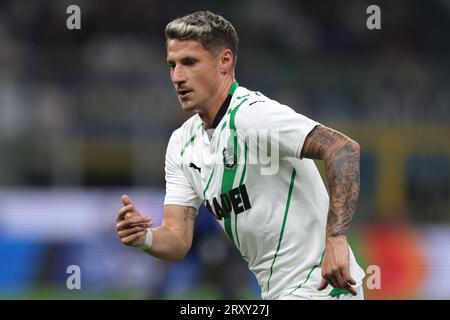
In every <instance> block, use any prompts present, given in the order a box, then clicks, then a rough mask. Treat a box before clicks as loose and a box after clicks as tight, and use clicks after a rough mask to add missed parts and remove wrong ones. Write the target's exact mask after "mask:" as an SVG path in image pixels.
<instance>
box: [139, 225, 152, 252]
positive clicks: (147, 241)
mask: <svg viewBox="0 0 450 320" xmlns="http://www.w3.org/2000/svg"><path fill="white" fill-rule="evenodd" d="M152 242H153V233H152V230H151V229H150V228H147V234H146V235H145V242H144V244H143V245H142V246H140V247H138V248H139V249H141V250H147V249H150V247H151V246H152Z"/></svg>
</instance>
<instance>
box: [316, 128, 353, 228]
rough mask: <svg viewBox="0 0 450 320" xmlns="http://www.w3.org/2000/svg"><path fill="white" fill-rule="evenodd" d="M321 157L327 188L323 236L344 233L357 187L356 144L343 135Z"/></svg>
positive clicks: (348, 226) (348, 224)
mask: <svg viewBox="0 0 450 320" xmlns="http://www.w3.org/2000/svg"><path fill="white" fill-rule="evenodd" d="M344 137H345V136H344ZM345 138H346V137H345ZM324 160H325V167H326V176H327V181H328V187H329V191H330V208H329V212H328V219H327V229H326V235H327V237H335V236H342V235H347V232H348V230H349V228H350V223H351V221H352V219H353V214H354V212H355V208H356V203H357V201H358V195H359V188H360V186H359V183H360V178H359V176H360V175H359V160H360V147H359V144H358V143H356V142H355V141H353V140H351V139H348V138H346V139H343V141H342V142H341V144H340V145H339V146H337V147H336V148H335V149H333V150H332V151H331V152H330V153H329V154H328V155H326V157H325V159H324Z"/></svg>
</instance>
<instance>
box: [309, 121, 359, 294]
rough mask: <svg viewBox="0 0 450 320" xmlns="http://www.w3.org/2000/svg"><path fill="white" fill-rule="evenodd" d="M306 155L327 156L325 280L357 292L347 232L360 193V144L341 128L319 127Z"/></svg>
mask: <svg viewBox="0 0 450 320" xmlns="http://www.w3.org/2000/svg"><path fill="white" fill-rule="evenodd" d="M302 157H304V158H310V159H320V160H324V162H325V168H326V178H327V183H328V188H329V193H330V206H329V211H328V219H327V226H326V241H325V244H326V245H325V256H324V259H323V263H322V277H323V279H322V282H321V284H320V286H319V290H323V289H325V288H326V287H327V285H328V284H330V285H332V286H333V287H335V288H342V289H347V290H349V291H350V292H351V293H352V294H356V292H355V291H354V289H353V288H352V287H351V285H354V284H355V281H354V280H353V279H352V277H351V275H350V268H349V252H348V244H347V237H346V236H347V232H348V230H349V227H350V223H351V221H352V218H353V213H354V211H355V207H356V202H357V200H358V195H359V158H360V148H359V144H358V143H356V142H355V141H353V140H351V139H350V138H348V137H346V136H345V135H343V134H342V133H340V132H337V131H335V130H332V129H330V128H327V127H324V126H317V127H315V128H314V129H313V130H312V131H311V132H310V134H309V135H308V137H307V138H306V140H305V143H304V145H303V150H302Z"/></svg>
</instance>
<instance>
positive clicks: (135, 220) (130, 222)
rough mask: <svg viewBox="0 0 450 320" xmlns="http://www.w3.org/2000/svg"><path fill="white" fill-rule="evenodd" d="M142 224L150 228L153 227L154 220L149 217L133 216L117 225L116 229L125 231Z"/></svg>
mask: <svg viewBox="0 0 450 320" xmlns="http://www.w3.org/2000/svg"><path fill="white" fill-rule="evenodd" d="M140 224H144V225H149V227H151V226H152V224H153V222H152V219H150V218H148V217H143V216H132V217H130V218H128V219H125V220H123V221H121V222H119V223H118V224H117V225H116V229H117V231H120V230H124V229H128V228H130V227H134V226H137V225H140Z"/></svg>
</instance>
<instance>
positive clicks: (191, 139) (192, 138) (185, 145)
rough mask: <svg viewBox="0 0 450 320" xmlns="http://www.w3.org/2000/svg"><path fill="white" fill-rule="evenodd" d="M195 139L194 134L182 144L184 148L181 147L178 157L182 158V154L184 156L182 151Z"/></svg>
mask: <svg viewBox="0 0 450 320" xmlns="http://www.w3.org/2000/svg"><path fill="white" fill-rule="evenodd" d="M195 137H196V135H195V134H194V135H193V136H192V137H191V138H190V139H189V140H188V141H187V142H186V143H185V144H184V147H183V149H181V153H180V156H181V157H182V156H183V154H184V151H185V150H186V148H187V147H188V146H189V145H190V144H191V143H192V142H194V140H195Z"/></svg>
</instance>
